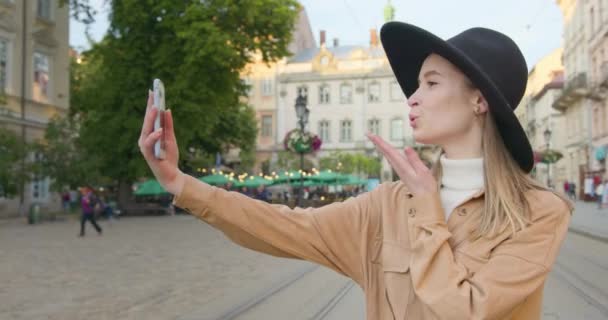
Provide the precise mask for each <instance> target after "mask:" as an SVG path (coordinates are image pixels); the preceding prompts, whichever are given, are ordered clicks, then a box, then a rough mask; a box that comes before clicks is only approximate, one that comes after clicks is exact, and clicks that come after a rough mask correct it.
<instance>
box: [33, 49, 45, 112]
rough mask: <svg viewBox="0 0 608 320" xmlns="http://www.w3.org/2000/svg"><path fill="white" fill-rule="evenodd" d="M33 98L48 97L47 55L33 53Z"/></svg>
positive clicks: (41, 98) (43, 98) (42, 98)
mask: <svg viewBox="0 0 608 320" xmlns="http://www.w3.org/2000/svg"><path fill="white" fill-rule="evenodd" d="M33 89H34V94H33V98H34V100H48V97H49V56H47V55H45V54H43V53H40V52H35V53H34V85H33Z"/></svg>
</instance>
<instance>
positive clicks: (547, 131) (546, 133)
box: [543, 128, 551, 188]
mask: <svg viewBox="0 0 608 320" xmlns="http://www.w3.org/2000/svg"><path fill="white" fill-rule="evenodd" d="M543 135H544V136H545V143H546V147H545V153H547V154H548V153H549V142H551V130H550V129H549V128H547V129H545V131H544V132H543ZM547 187H549V188H551V163H550V162H547Z"/></svg>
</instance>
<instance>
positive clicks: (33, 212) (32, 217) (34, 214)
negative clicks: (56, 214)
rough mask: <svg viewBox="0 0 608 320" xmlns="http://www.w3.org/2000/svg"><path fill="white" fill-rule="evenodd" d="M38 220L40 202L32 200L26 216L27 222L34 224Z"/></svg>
mask: <svg viewBox="0 0 608 320" xmlns="http://www.w3.org/2000/svg"><path fill="white" fill-rule="evenodd" d="M39 221H40V204H39V203H37V202H34V203H32V204H31V205H30V212H29V214H28V216H27V222H28V223H29V224H36V223H38V222H39Z"/></svg>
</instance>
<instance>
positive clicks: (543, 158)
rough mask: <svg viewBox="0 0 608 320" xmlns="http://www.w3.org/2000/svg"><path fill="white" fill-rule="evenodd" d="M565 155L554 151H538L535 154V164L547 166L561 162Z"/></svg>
mask: <svg viewBox="0 0 608 320" xmlns="http://www.w3.org/2000/svg"><path fill="white" fill-rule="evenodd" d="M563 156H564V155H563V154H562V153H561V152H559V151H557V150H554V149H549V150H543V151H537V152H535V153H534V162H535V163H538V162H542V163H545V164H553V163H556V162H557V161H559V160H560V159H561V158H562V157H563Z"/></svg>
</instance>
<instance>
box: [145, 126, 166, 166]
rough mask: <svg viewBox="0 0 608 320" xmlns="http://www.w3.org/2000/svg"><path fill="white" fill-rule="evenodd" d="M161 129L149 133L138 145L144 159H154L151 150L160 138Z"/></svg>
mask: <svg viewBox="0 0 608 320" xmlns="http://www.w3.org/2000/svg"><path fill="white" fill-rule="evenodd" d="M162 133H163V129H162V128H160V129H158V130H156V131H154V132H152V133H150V134H149V135H148V136H147V137H146V138H145V139H144V140H143V142H142V143H141V144H140V148H141V152H142V153H143V155H144V158H146V159H151V158H153V157H154V155H153V154H152V148H153V147H154V143H156V141H158V139H160V137H161V136H162Z"/></svg>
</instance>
